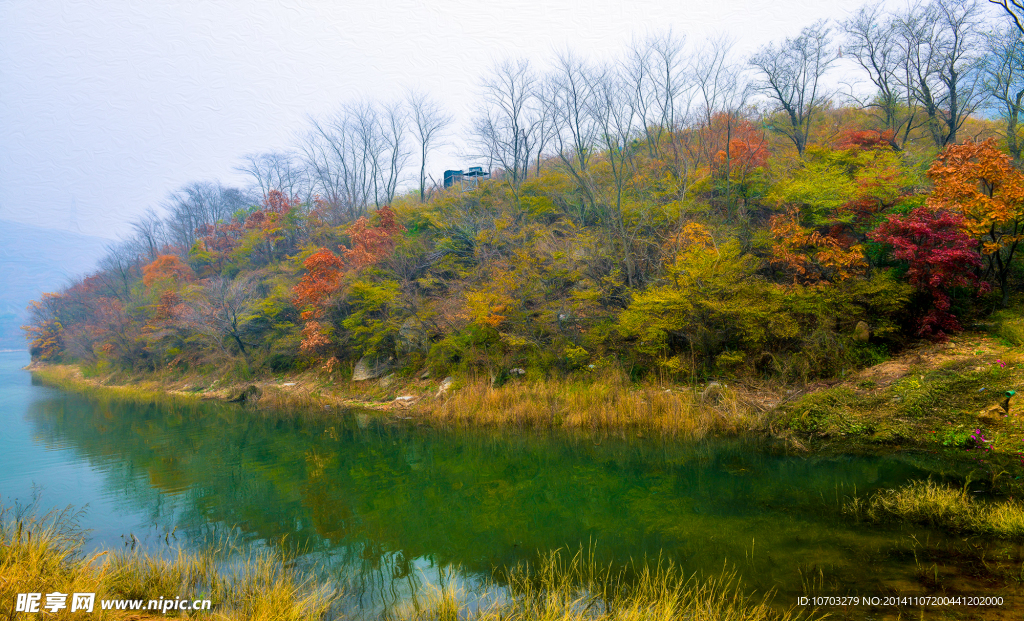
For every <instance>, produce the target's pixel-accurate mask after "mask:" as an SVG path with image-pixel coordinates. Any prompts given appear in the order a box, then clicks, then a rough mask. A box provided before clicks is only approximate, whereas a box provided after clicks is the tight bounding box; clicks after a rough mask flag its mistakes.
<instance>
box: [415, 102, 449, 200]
mask: <svg viewBox="0 0 1024 621" xmlns="http://www.w3.org/2000/svg"><path fill="white" fill-rule="evenodd" d="M406 101H407V102H408V104H409V112H410V116H411V120H412V133H413V138H414V139H415V140H416V144H417V145H418V146H419V152H420V202H421V203H422V202H423V201H425V200H426V190H427V156H428V155H430V151H431V150H432V149H435V148H437V147H438V146H440V144H441V142H440V141H441V139H442V137H443V136H444V132H445V130H447V129H448V127H449V126H450V125H451V124H452V121H454V120H455V119H454V118H453V117H452V116H451V115H450V114H447V113H446V112H445V111H444V109H443V108H442V107H441V105H440V104H438V103H437V102H435V101H433V100H432V99H430V98H429V97H427V95H426V94H425V93H417V92H413V91H410V92H409V93H408V94H407V95H406Z"/></svg>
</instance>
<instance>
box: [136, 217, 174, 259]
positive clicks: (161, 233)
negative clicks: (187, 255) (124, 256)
mask: <svg viewBox="0 0 1024 621" xmlns="http://www.w3.org/2000/svg"><path fill="white" fill-rule="evenodd" d="M132 229H133V230H134V231H135V238H134V242H135V244H136V246H137V247H138V248H137V252H138V254H139V255H140V256H141V257H144V258H145V259H146V260H147V261H153V260H155V259H156V257H157V255H158V254H160V251H161V249H162V248H163V247H164V246H166V245H167V244H168V240H167V232H166V229H167V227H166V225H165V224H164V221H163V220H162V219H161V218H160V216H158V215H157V213H156V212H155V211H153V209H152V208H150V209H147V210H146V213H144V214H143V215H142V216H141V217H140V218H139V219H137V220H135V221H134V222H132Z"/></svg>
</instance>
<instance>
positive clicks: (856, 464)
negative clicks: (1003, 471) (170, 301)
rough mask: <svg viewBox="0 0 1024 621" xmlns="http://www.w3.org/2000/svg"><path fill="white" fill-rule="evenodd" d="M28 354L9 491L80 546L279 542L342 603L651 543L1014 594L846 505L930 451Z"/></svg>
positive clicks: (11, 400) (354, 605)
mask: <svg viewBox="0 0 1024 621" xmlns="http://www.w3.org/2000/svg"><path fill="white" fill-rule="evenodd" d="M21 356H22V355H20V354H19V355H14V354H0V381H2V384H0V391H2V392H0V406H2V417H3V418H2V419H0V424H3V429H4V434H3V437H2V438H0V494H2V496H3V498H2V500H3V501H5V502H11V501H12V499H14V498H18V499H19V500H21V501H24V500H25V499H27V498H29V497H30V496H32V495H33V494H35V495H36V496H38V497H39V499H40V506H41V507H42V508H46V507H49V506H64V505H66V504H69V503H71V504H75V505H78V506H81V505H84V504H86V503H88V504H89V507H88V510H87V512H86V514H85V517H84V518H83V519H84V521H85V523H84V525H85V526H86V527H88V528H91V529H92V530H93V538H92V540H91V542H90V545H92V546H94V547H109V546H119V545H125V542H126V541H131V540H132V536H134V537H135V539H136V540H138V541H139V542H141V545H143V546H146V547H148V548H149V549H151V550H154V551H159V550H160V549H161V548H162V547H163V548H167V547H173V546H175V545H184V546H186V547H188V546H197V545H202V544H203V543H204V542H209V541H211V540H216V539H217V538H218V537H223V536H224V535H226V534H228V533H231V534H233V535H234V536H235V537H237V538H240V539H243V540H246V541H250V542H254V543H256V544H260V545H275V546H277V545H283V546H285V547H287V548H290V549H292V550H295V551H298V552H301V553H303V554H306V555H308V557H309V558H315V559H317V560H322V561H324V562H325V563H326V564H327V565H330V566H331V567H333V568H334V569H336V570H337V571H336V575H338V576H344V579H343V580H344V581H345V583H346V588H347V589H348V592H349V594H350V595H349V597H347V598H346V600H345V601H344V602H343V604H342V609H343V610H344V611H346V612H353V611H362V612H363V613H365V614H368V615H371V616H372V615H375V614H377V613H378V612H379V611H380V610H382V609H386V608H387V607H389V606H391V605H394V604H395V603H396V602H400V601H402V600H404V599H407V598H408V597H410V596H411V595H416V594H422V593H423V590H424V589H428V588H429V587H430V585H432V584H436V583H437V582H438V581H439V580H440V579H443V577H444V576H445V575H450V579H453V580H457V581H459V582H461V583H462V584H463V585H465V586H466V588H471V587H472V586H473V585H475V584H477V583H479V582H480V581H481V580H482V579H483V578H486V577H489V576H491V574H492V570H493V569H494V568H496V567H502V566H508V565H512V564H514V563H516V562H519V561H523V560H528V561H529V560H533V559H536V557H537V555H538V553H542V552H544V551H548V550H552V549H556V548H564V549H568V550H572V551H575V550H578V549H579V548H580V547H581V546H583V547H589V548H591V549H593V550H594V554H596V555H597V557H598V560H600V561H601V562H609V563H613V564H623V563H626V562H628V561H629V560H630V559H643V558H645V557H647V558H654V557H658V556H659V555H660V556H661V558H662V559H665V560H670V561H672V562H674V563H676V564H678V565H680V566H682V568H683V569H684V570H685V571H686V572H703V573H705V574H709V575H714V574H717V573H718V572H720V571H721V569H722V567H723V564H728V566H729V567H731V568H733V569H735V570H736V571H737V572H738V573H739V575H740V577H741V578H742V580H743V583H744V585H745V586H746V587H747V588H748V589H749V590H756V591H758V592H765V591H767V590H769V589H775V590H776V591H777V593H778V595H777V598H776V601H777V602H778V603H779V604H780V605H782V606H783V607H786V606H789V605H790V604H793V603H795V602H796V598H797V597H798V596H800V595H804V594H812V595H814V594H861V595H886V594H892V593H900V594H906V595H923V594H927V593H932V594H934V593H938V592H943V590H945V592H952V591H961V592H967V593H971V594H980V593H986V594H990V593H999V594H1002V595H1004V596H1005V597H1007V598H1008V604H1007V605H1009V601H1010V599H1009V598H1015V597H1016V588H1014V587H1012V586H1009V585H1007V584H1004V583H999V582H995V581H993V580H992V579H991V577H985V575H984V572H981V573H978V572H976V571H975V572H973V573H972V571H971V569H970V567H963V566H961V565H963V564H962V563H961V564H960V565H958V564H957V563H956V562H954V561H951V560H949V559H947V560H945V561H942V562H941V563H942V564H941V567H940V566H939V565H936V568H935V570H934V572H932V573H935V575H936V576H938V574H939V573H940V572H939V570H940V569H941V573H942V576H940V577H942V578H943V579H942V580H941V581H939V582H935V581H934V580H932V579H930V578H922V575H923V574H924V573H927V572H926V571H925V570H924V569H922V568H923V567H924V564H923V562H922V558H930V557H928V554H932V556H934V555H935V553H934V550H940V551H941V550H946V551H947V552H948V551H950V550H955V549H957V548H956V546H957V545H958V544H959V541H958V540H957V539H956V538H949V539H945V538H943V537H942V536H940V535H939V534H937V533H934V532H927V531H921V530H907V529H900V528H895V527H893V528H881V527H878V526H872V525H867V524H858V523H855V522H854V521H852V520H851V519H850V517H849V516H847V515H844V514H843V513H842V512H841V510H840V507H841V505H842V503H843V501H844V500H845V499H846V498H847V497H848V496H849V495H850V494H852V493H854V490H856V491H857V492H858V493H861V494H866V493H869V492H871V491H872V490H874V489H877V488H882V487H895V486H898V485H900V484H902V483H904V482H906V481H908V480H910V479H919V478H927V477H928V476H933V477H941V476H944V475H945V473H944V472H943V468H944V466H943V465H942V464H941V463H939V462H935V461H933V459H932V457H931V456H928V455H914V454H897V455H890V456H875V457H833V458H824V457H805V456H799V455H786V454H785V453H783V452H780V451H778V450H773V449H772V448H771V447H770V446H766V445H763V444H759V443H757V442H745V441H739V440H733V441H718V442H702V443H695V444H681V443H662V442H652V441H639V440H635V439H634V440H629V439H616V438H611V437H600V436H576V437H570V436H567V435H564V434H553V435H551V434H549V435H519V434H511V433H508V434H502V433H496V432H489V433H466V432H459V433H456V432H447V431H440V430H432V429H429V428H425V427H418V426H412V425H409V424H395V423H390V424H388V423H384V422H381V420H380V419H378V418H376V417H374V416H372V415H368V414H364V413H336V414H330V415H319V416H318V417H317V418H311V417H308V416H307V417H302V416H299V415H288V414H281V415H275V416H267V415H262V414H258V413H254V412H252V411H247V410H245V409H244V408H242V407H236V406H231V405H226V404H207V405H202V406H188V407H183V406H164V405H139V404H133V403H122V402H109V401H96V400H92V399H89V398H86V397H82V396H79V395H73V394H67V393H63V392H60V391H57V390H54V389H51V388H47V387H43V386H38V385H33V384H32V383H31V382H30V380H29V377H28V374H27V373H25V372H23V371H20V370H18V366H19V365H20V364H24V363H25V362H26V361H25V360H23V359H22V357H21ZM1010 548H1013V549H1010ZM929 550H932V552H928V551H929ZM1013 553H1016V554H1018V556H1019V553H1020V551H1019V550H1016V548H1015V547H1013V546H1009V547H1007V546H1005V545H1004V546H1002V547H1001V548H999V550H998V551H996V552H993V553H992V554H1003V555H1009V554H1013ZM940 560H941V559H940ZM927 567H931V560H928V562H927ZM927 571H932V570H931V569H928V570H927ZM979 576H981V577H979ZM1013 601H1015V600H1013Z"/></svg>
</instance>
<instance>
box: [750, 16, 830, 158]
mask: <svg viewBox="0 0 1024 621" xmlns="http://www.w3.org/2000/svg"><path fill="white" fill-rule="evenodd" d="M831 32H832V29H831V28H830V27H829V26H828V24H827V22H824V21H818V22H815V23H814V24H812V25H810V26H808V27H806V28H804V29H803V30H801V31H800V35H799V36H798V37H796V38H795V39H789V38H787V39H786V40H785V41H783V43H782V44H781V45H779V46H778V47H776V46H775V44H770V45H767V46H765V47H762V48H761V49H760V51H758V53H757V54H755V55H754V56H753V57H752V58H751V59H750V64H751V65H753V66H754V67H755V68H756V69H757V70H758V72H759V73H760V74H761V81H760V83H759V84H758V86H759V88H760V90H761V92H762V93H764V94H765V95H766V96H767V97H768V98H769V99H771V100H772V101H773V102H774V103H775V106H776V108H777V110H779V111H780V112H782V113H783V115H784V119H785V120H784V121H777V120H775V119H769V121H768V124H769V126H770V127H771V128H772V129H773V130H775V131H777V132H779V133H781V134H783V135H785V136H786V137H787V138H789V139H790V140H791V141H792V142H793V146H794V147H796V152H797V154H798V155H800V157H803V155H804V150H805V149H806V148H807V141H808V139H809V137H810V134H811V124H812V122H813V119H814V116H815V114H817V113H818V111H819V110H820V109H821V107H822V105H823V104H825V102H826V101H827V100H828V99H829V97H830V95H831V93H830V92H829V91H828V89H826V88H825V86H824V85H823V84H822V77H823V76H824V75H825V73H826V72H827V71H828V69H829V67H831V66H832V64H833V63H834V62H835V61H836V59H837V58H838V52H837V50H836V49H835V48H834V47H833V45H832V43H831V40H830V38H831Z"/></svg>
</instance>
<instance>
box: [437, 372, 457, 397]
mask: <svg viewBox="0 0 1024 621" xmlns="http://www.w3.org/2000/svg"><path fill="white" fill-rule="evenodd" d="M453 383H455V380H453V379H452V378H451V376H448V377H446V378H444V379H443V380H441V385H440V386H439V387H438V389H437V398H441V397H443V396H445V395H446V394H448V391H449V390H451V388H452V384H453Z"/></svg>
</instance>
